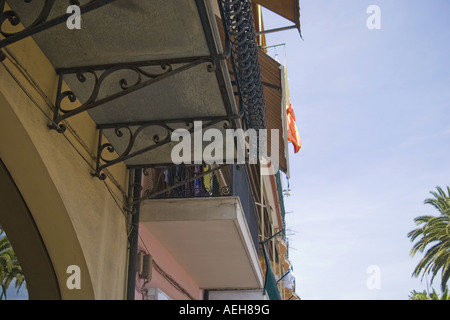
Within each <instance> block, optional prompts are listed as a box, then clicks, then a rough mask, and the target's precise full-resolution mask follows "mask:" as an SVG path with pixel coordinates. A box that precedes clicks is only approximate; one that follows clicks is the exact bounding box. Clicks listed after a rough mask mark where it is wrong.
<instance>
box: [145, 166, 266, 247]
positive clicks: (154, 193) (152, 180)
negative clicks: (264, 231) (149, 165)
mask: <svg viewBox="0 0 450 320" xmlns="http://www.w3.org/2000/svg"><path fill="white" fill-rule="evenodd" d="M144 175H146V178H144V179H143V191H142V199H174V198H201V197H203V198H211V197H239V200H240V202H241V206H242V210H243V211H244V215H245V218H246V220H247V225H248V228H249V230H250V233H251V236H252V241H253V244H254V246H255V248H256V249H257V248H258V246H259V243H258V232H259V217H258V213H257V210H256V206H255V200H254V197H253V193H252V190H251V186H250V184H249V177H248V173H247V169H246V167H245V166H243V165H221V166H218V165H211V166H209V165H205V166H203V165H185V166H171V167H168V168H153V169H148V170H145V171H144ZM257 251H258V250H257Z"/></svg>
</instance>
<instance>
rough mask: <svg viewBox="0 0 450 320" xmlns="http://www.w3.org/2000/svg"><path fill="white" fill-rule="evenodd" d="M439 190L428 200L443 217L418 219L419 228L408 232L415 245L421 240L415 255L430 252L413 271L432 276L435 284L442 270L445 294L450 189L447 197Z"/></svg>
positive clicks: (448, 272) (448, 269)
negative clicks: (435, 279)
mask: <svg viewBox="0 0 450 320" xmlns="http://www.w3.org/2000/svg"><path fill="white" fill-rule="evenodd" d="M436 189H437V192H436V191H430V193H431V194H432V195H433V196H434V198H429V199H426V200H425V201H424V203H425V204H430V205H432V206H433V207H435V208H436V209H437V210H438V211H439V212H440V215H439V216H437V217H436V216H420V217H417V218H415V219H414V222H415V223H416V225H418V226H420V227H418V228H417V229H415V230H413V231H411V232H409V233H408V237H409V238H410V240H411V242H413V241H415V240H416V239H418V241H417V242H416V243H415V244H414V245H413V248H412V249H411V256H414V255H415V254H416V253H417V252H424V251H425V249H426V248H427V247H429V246H431V247H430V248H429V249H428V250H427V251H426V252H425V255H424V257H423V258H422V260H420V262H419V264H418V265H417V266H416V268H415V269H414V272H413V276H414V277H418V276H419V275H420V274H421V273H422V278H423V276H424V275H425V274H432V278H431V283H433V279H434V278H435V277H436V275H437V274H438V272H439V271H441V290H442V291H443V292H444V291H445V288H446V285H447V282H448V279H449V277H450V187H447V194H446V193H445V191H444V190H443V189H442V188H441V187H436Z"/></svg>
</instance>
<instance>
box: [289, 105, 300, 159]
mask: <svg viewBox="0 0 450 320" xmlns="http://www.w3.org/2000/svg"><path fill="white" fill-rule="evenodd" d="M286 111H287V133H288V141H290V142H292V143H293V144H294V153H297V152H299V150H300V148H301V147H302V140H301V139H300V135H299V133H298V129H297V125H296V124H295V113H294V108H293V107H292V104H289V107H288V108H287V110H286Z"/></svg>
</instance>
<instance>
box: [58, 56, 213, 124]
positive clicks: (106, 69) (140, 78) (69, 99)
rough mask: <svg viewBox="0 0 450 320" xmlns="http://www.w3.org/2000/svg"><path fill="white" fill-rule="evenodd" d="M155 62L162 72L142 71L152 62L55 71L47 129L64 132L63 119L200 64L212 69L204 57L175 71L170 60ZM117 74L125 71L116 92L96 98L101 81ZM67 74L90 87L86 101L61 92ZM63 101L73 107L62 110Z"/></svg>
mask: <svg viewBox="0 0 450 320" xmlns="http://www.w3.org/2000/svg"><path fill="white" fill-rule="evenodd" d="M158 63H159V67H160V68H161V70H162V71H161V72H159V73H153V72H148V71H145V70H144V69H143V67H144V66H149V65H153V64H154V63H153V62H152V61H145V62H138V63H128V64H117V65H112V66H92V67H82V68H75V69H70V70H61V71H60V72H59V85H58V93H57V97H56V101H55V113H54V116H53V122H52V123H51V124H50V125H49V128H50V129H55V130H57V131H58V132H64V131H65V130H66V127H65V125H64V124H62V123H61V122H62V121H63V120H65V119H67V118H69V117H72V116H74V115H77V114H79V113H81V112H84V111H88V110H91V109H93V108H96V107H98V106H101V105H104V104H105V103H107V102H109V101H112V100H115V99H118V98H120V97H123V96H125V95H127V94H129V93H132V92H134V91H137V90H139V89H142V88H144V87H147V86H150V85H152V84H154V83H156V82H158V81H161V80H163V79H167V78H169V77H171V76H174V75H176V74H178V73H181V72H183V71H186V70H188V69H191V68H193V67H195V66H198V65H200V64H203V63H205V64H207V67H206V69H207V71H208V72H213V71H214V70H215V68H216V65H215V62H214V60H213V59H211V58H207V57H205V58H198V59H197V60H194V61H191V62H188V63H186V64H183V65H182V66H181V67H177V68H175V67H174V63H173V62H172V61H170V60H167V61H165V62H161V61H158ZM176 63H180V60H176ZM119 71H128V72H127V78H125V77H124V76H123V75H122V76H121V77H119V80H118V83H117V91H116V92H114V93H111V94H109V95H107V96H106V97H99V92H100V90H101V88H102V85H103V84H104V83H105V81H106V80H107V79H108V78H113V75H114V74H117V73H118V72H119ZM69 74H72V75H76V79H77V80H78V83H79V84H81V85H86V86H90V88H86V89H87V90H88V91H89V92H90V96H89V98H87V100H86V101H84V102H82V103H81V102H78V101H77V96H76V94H75V93H74V92H73V91H72V90H67V91H62V82H63V80H64V76H65V75H69ZM87 76H90V78H93V79H94V81H86V80H87ZM133 77H134V79H132V78H133ZM88 82H89V83H88ZM92 83H93V84H92ZM64 101H66V104H67V103H70V104H74V105H76V106H75V107H72V108H67V107H63V106H62V104H63V102H64Z"/></svg>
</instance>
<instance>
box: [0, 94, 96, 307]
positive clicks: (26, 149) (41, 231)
mask: <svg viewBox="0 0 450 320" xmlns="http://www.w3.org/2000/svg"><path fill="white" fill-rule="evenodd" d="M0 115H1V116H0V160H1V161H2V163H3V164H4V167H5V168H7V172H8V176H9V177H10V179H11V180H12V181H13V182H14V185H15V186H16V188H17V192H18V193H19V194H17V193H16V196H19V195H20V198H21V199H22V200H23V202H22V204H23V205H25V207H26V209H27V210H26V211H27V212H28V213H29V215H30V217H28V219H29V220H30V221H29V223H28V224H29V225H31V222H33V224H34V226H35V229H36V230H37V232H38V235H39V237H40V239H41V240H42V242H41V243H42V245H43V246H44V248H41V250H44V249H45V251H46V252H47V255H48V259H49V262H50V264H51V267H52V269H53V271H54V276H55V279H56V283H53V285H56V286H57V289H58V290H59V294H57V293H56V289H55V290H52V292H53V293H52V294H51V296H50V293H49V295H48V296H47V295H44V293H43V292H41V293H40V292H38V291H36V292H33V293H32V291H33V290H31V291H30V294H31V295H30V298H33V297H36V298H41V297H42V298H49V299H59V298H60V299H94V290H93V285H92V281H91V277H90V274H89V270H88V268H87V263H86V259H85V255H84V253H83V250H82V248H81V245H80V242H79V239H78V237H77V233H76V230H75V228H74V226H73V223H72V221H71V219H70V216H69V213H68V211H67V208H66V206H65V204H64V201H63V197H62V196H61V195H60V193H59V192H58V189H57V188H56V185H55V183H54V181H53V178H52V177H51V175H50V174H49V172H48V170H47V167H46V165H45V163H44V161H43V159H42V157H41V155H40V154H39V152H38V150H37V148H36V147H35V145H34V144H33V139H32V138H31V137H30V136H29V133H28V132H27V130H26V128H25V127H24V126H23V124H22V122H21V119H20V118H19V117H18V115H17V114H16V113H15V112H14V110H13V108H12V107H11V105H10V104H9V102H8V100H7V99H6V98H5V96H4V95H3V94H2V93H0ZM3 177H5V176H3ZM10 182H11V181H10ZM16 204H18V202H16ZM22 209H23V208H22ZM3 211H4V210H0V221H1V219H2V218H4V217H6V215H7V214H6V213H4V212H3ZM5 219H6V218H5ZM5 228H6V226H5ZM9 229H11V228H9ZM26 230H28V231H23V232H30V233H31V234H32V233H33V230H32V229H26ZM7 232H8V236H12V238H14V239H16V241H15V240H14V239H12V244H13V246H14V247H16V246H19V247H20V246H22V247H26V245H27V243H28V241H26V237H22V236H21V235H20V234H18V233H19V231H16V232H17V237H16V236H15V235H14V233H15V231H14V230H7ZM20 232H22V231H20ZM23 232H22V233H23ZM35 236H36V235H35ZM13 241H14V242H17V243H13ZM20 241H22V242H23V243H22V244H20ZM28 244H29V243H28ZM30 249H31V247H30ZM28 251H29V250H23V251H22V250H21V249H19V252H20V253H19V252H18V253H17V254H18V258H19V260H20V259H21V257H20V255H22V256H23V257H22V260H24V262H25V260H26V259H27V258H26V257H25V255H26V254H27V252H28ZM40 258H41V259H44V258H43V256H42V255H41V256H40ZM29 259H30V261H35V262H36V260H33V258H32V257H29ZM44 260H45V259H44ZM41 263H43V262H42V261H41ZM71 265H77V266H79V267H80V270H81V272H80V281H81V289H79V290H78V289H69V288H68V287H67V285H66V281H67V279H68V277H69V276H70V274H68V273H67V268H68V267H69V266H71ZM24 268H25V266H24ZM31 268H32V267H31ZM28 269H30V268H28ZM30 270H31V269H30ZM24 271H25V270H24ZM30 272H31V271H30ZM25 277H27V274H25ZM31 279H32V276H31V278H30V283H28V285H30V288H31V287H32V286H33V284H32V283H31ZM50 282H51V281H50ZM40 294H42V295H43V296H40Z"/></svg>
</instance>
